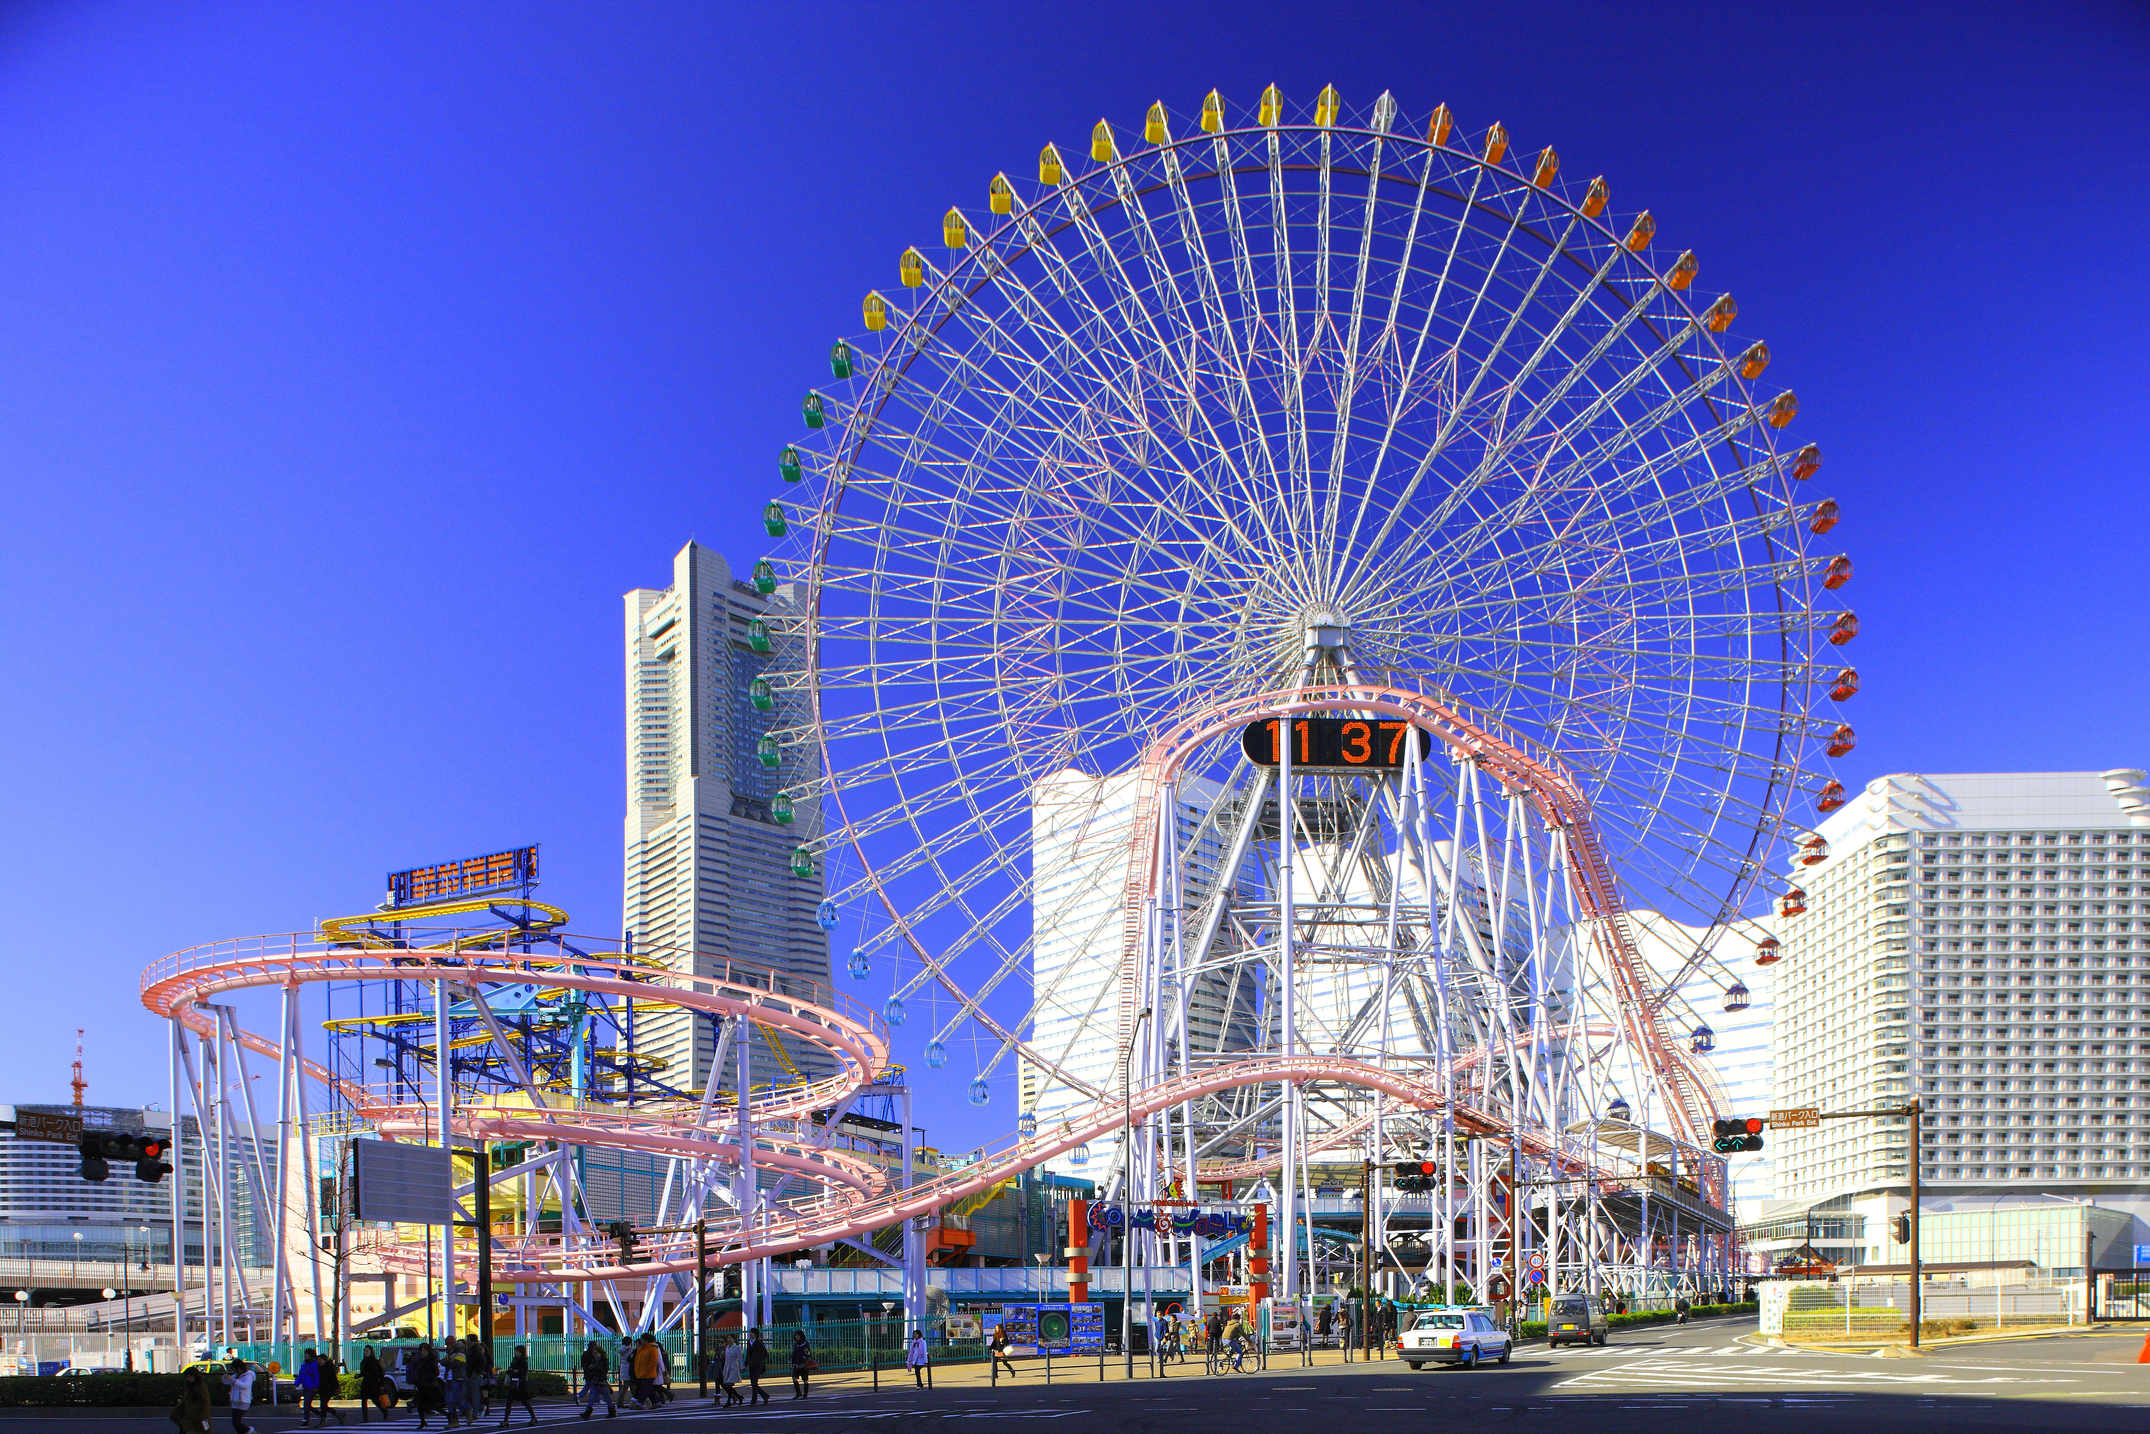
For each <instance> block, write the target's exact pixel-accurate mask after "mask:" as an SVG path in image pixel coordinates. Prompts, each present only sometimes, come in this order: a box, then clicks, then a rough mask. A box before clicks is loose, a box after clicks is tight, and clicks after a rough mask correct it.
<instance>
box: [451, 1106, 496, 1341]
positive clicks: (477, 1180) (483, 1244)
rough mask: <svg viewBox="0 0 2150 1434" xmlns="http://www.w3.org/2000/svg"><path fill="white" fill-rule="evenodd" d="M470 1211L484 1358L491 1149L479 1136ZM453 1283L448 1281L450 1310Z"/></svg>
mask: <svg viewBox="0 0 2150 1434" xmlns="http://www.w3.org/2000/svg"><path fill="white" fill-rule="evenodd" d="M470 1178H471V1212H472V1215H473V1216H474V1219H473V1220H472V1223H473V1224H475V1225H476V1226H477V1236H478V1339H479V1342H480V1343H482V1344H483V1345H484V1346H485V1357H486V1359H487V1361H488V1362H490V1361H491V1359H492V1357H493V1153H492V1150H491V1148H490V1147H489V1146H487V1145H486V1143H485V1142H484V1141H483V1140H480V1141H479V1142H478V1148H477V1150H476V1151H475V1152H474V1153H473V1154H472V1155H471V1161H470ZM454 1288H455V1287H454V1285H453V1284H452V1283H451V1284H450V1285H449V1291H450V1293H449V1296H448V1298H449V1302H450V1303H449V1306H448V1308H449V1309H450V1310H453V1309H454V1308H455V1305H454V1299H455V1295H454Z"/></svg>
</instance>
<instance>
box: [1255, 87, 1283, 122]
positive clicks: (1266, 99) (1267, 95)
mask: <svg viewBox="0 0 2150 1434" xmlns="http://www.w3.org/2000/svg"><path fill="white" fill-rule="evenodd" d="M1283 116H1284V93H1283V91H1281V90H1279V89H1278V88H1277V87H1276V86H1275V85H1271V86H1270V87H1269V88H1268V89H1266V90H1263V91H1262V104H1261V110H1260V112H1259V113H1258V114H1257V115H1256V116H1255V123H1256V124H1259V125H1260V126H1261V127H1262V128H1264V129H1275V128H1276V127H1277V122H1278V121H1279V120H1280V119H1282V118H1283Z"/></svg>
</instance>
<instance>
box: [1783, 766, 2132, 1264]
mask: <svg viewBox="0 0 2150 1434" xmlns="http://www.w3.org/2000/svg"><path fill="white" fill-rule="evenodd" d="M1818 835H1819V837H1820V838H1821V841H1820V842H1819V843H1818V844H1816V845H1814V846H1812V847H1811V848H1809V849H1805V850H1803V851H1802V852H1801V853H1800V854H1799V855H1797V856H1796V857H1795V858H1794V865H1793V868H1792V870H1793V872H1794V876H1793V880H1794V881H1795V882H1796V883H1797V884H1798V885H1799V887H1801V888H1802V889H1803V890H1802V895H1801V898H1800V899H1799V900H1797V901H1795V902H1793V903H1792V905H1794V906H1803V907H1804V910H1803V911H1802V912H1800V913H1799V914H1796V915H1788V916H1785V917H1784V918H1782V919H1780V920H1779V922H1778V923H1777V925H1778V929H1779V934H1780V936H1781V938H1782V940H1783V943H1784V944H1783V957H1784V959H1783V961H1782V963H1781V964H1779V965H1778V966H1777V967H1776V968H1775V971H1776V974H1777V983H1776V995H1775V1004H1776V1020H1775V1023H1774V1028H1775V1034H1774V1037H1773V1040H1772V1045H1771V1058H1772V1065H1773V1068H1774V1080H1775V1092H1776V1094H1775V1098H1774V1100H1773V1101H1772V1104H1773V1105H1775V1106H1778V1107H1794V1106H1816V1107H1819V1108H1820V1109H1822V1110H1824V1111H1833V1110H1867V1109H1875V1108H1880V1107H1890V1106H1900V1105H1902V1104H1904V1103H1905V1102H1907V1101H1909V1100H1910V1099H1911V1098H1912V1096H1913V1095H1917V1096H1918V1097H1919V1098H1920V1099H1921V1100H1922V1101H1923V1102H1924V1103H1925V1108H1926V1116H1925V1122H1924V1139H1923V1142H1922V1146H1921V1150H1922V1154H1921V1161H1922V1167H1923V1168H1922V1178H1923V1182H1924V1187H1925V1195H1926V1208H1928V1209H1930V1210H1943V1211H1945V1210H1949V1209H1951V1208H1956V1207H1958V1206H1959V1205H1961V1206H1962V1207H1963V1208H1975V1207H1976V1206H1978V1205H1980V1204H1983V1203H1985V1202H1989V1201H1993V1200H1995V1199H1996V1197H2007V1196H2013V1197H2017V1198H2019V1199H2021V1200H2023V1201H2030V1200H2033V1199H2053V1198H2058V1199H2062V1200H2070V1201H2087V1202H2091V1203H2093V1204H2094V1205H2095V1206H2097V1207H2098V1208H2100V1209H2104V1210H2120V1211H2124V1212H2127V1213H2128V1214H2129V1215H2130V1217H2131V1218H2132V1219H2133V1220H2135V1221H2136V1222H2137V1225H2136V1230H2137V1235H2136V1238H2137V1240H2138V1241H2140V1240H2142V1239H2143V1235H2142V1229H2143V1227H2142V1225H2141V1223H2140V1222H2141V1221H2142V1220H2143V1219H2144V1218H2145V1217H2150V1119H2146V1117H2145V1110H2146V1108H2150V789H2146V788H2145V786H2144V784H2143V773H2141V772H2139V771H2135V770H2131V769H2123V770H2116V771H2110V772H2102V773H2101V772H2004V773H1968V774H1943V775H1919V774H1909V773H1905V774H1897V775H1893V776H1887V777H1882V778H1880V779H1878V780H1876V781H1875V782H1873V783H1871V784H1870V785H1869V786H1868V787H1867V788H1866V790H1865V791H1864V792H1863V793H1860V794H1859V795H1857V796H1855V797H1854V798H1853V799H1852V800H1851V801H1850V802H1848V803H1847V804H1846V805H1845V806H1844V807H1843V808H1842V809H1841V810H1839V811H1836V812H1835V813H1833V814H1832V815H1830V816H1829V817H1827V818H1826V819H1825V820H1823V821H1822V823H1821V824H1820V826H1819V828H1818ZM1908 1134H1909V1130H1908V1121H1907V1120H1905V1119H1904V1118H1901V1117H1868V1118H1861V1119H1855V1120H1838V1121H1827V1122H1824V1123H1823V1124H1822V1125H1821V1127H1820V1128H1819V1129H1816V1130H1811V1131H1786V1132H1782V1133H1778V1132H1772V1135H1771V1144H1772V1146H1773V1150H1772V1158H1773V1164H1774V1167H1775V1172H1776V1189H1777V1194H1778V1196H1779V1197H1780V1198H1781V1199H1782V1200H1784V1201H1786V1202H1790V1203H1788V1204H1787V1205H1786V1206H1785V1207H1784V1208H1783V1210H1782V1211H1779V1212H1776V1213H1788V1212H1790V1209H1791V1205H1792V1204H1799V1203H1804V1204H1806V1205H1809V1206H1815V1207H1819V1206H1821V1205H1823V1204H1829V1205H1830V1206H1831V1207H1832V1210H1831V1213H1832V1214H1844V1213H1849V1214H1857V1215H1862V1216H1865V1217H1867V1218H1866V1219H1865V1221H1864V1224H1865V1228H1866V1232H1867V1233H1866V1237H1865V1238H1864V1239H1860V1238H1859V1237H1858V1236H1856V1235H1854V1234H1852V1232H1851V1231H1850V1229H1849V1227H1848V1226H1847V1228H1846V1230H1845V1232H1844V1235H1843V1238H1844V1239H1845V1241H1846V1248H1857V1249H1858V1250H1859V1251H1860V1254H1861V1257H1862V1258H1870V1257H1871V1256H1872V1255H1873V1253H1874V1252H1876V1251H1879V1252H1880V1253H1881V1256H1882V1257H1883V1259H1884V1260H1886V1259H1887V1258H1888V1255H1889V1252H1888V1251H1887V1250H1886V1249H1885V1248H1884V1246H1883V1244H1882V1242H1881V1241H1879V1240H1877V1239H1876V1238H1873V1232H1874V1231H1875V1230H1877V1229H1880V1228H1884V1227H1885V1225H1886V1220H1887V1217H1889V1216H1891V1215H1893V1214H1894V1213H1895V1211H1896V1210H1899V1209H1901V1208H1902V1207H1903V1204H1904V1200H1905V1197H1906V1196H1907V1194H1908V1186H1909V1178H1910V1170H1909V1161H1908V1158H1907V1157H1908V1147H1907V1143H1906V1142H1907V1137H1908ZM1839 1204H1841V1206H1842V1209H1841V1210H1837V1209H1835V1208H1834V1207H1835V1206H1837V1205H1839ZM1877 1218H1878V1222H1879V1223H1877ZM1854 1241H1856V1242H1857V1243H1856V1245H1854V1243H1853V1242H1854ZM2076 1263H2080V1261H2079V1260H2078V1261H2076Z"/></svg>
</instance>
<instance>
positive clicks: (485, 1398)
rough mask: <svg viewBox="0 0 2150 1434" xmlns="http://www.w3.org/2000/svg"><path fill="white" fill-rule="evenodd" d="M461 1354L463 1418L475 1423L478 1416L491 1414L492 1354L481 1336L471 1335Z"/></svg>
mask: <svg viewBox="0 0 2150 1434" xmlns="http://www.w3.org/2000/svg"><path fill="white" fill-rule="evenodd" d="M463 1354H464V1358H465V1363H464V1365H463V1409H464V1411H465V1412H464V1416H463V1417H464V1418H466V1419H468V1420H470V1421H472V1422H476V1420H477V1417H478V1416H479V1415H480V1414H490V1413H492V1412H493V1352H492V1351H491V1350H489V1349H487V1348H486V1347H485V1340H484V1339H483V1338H482V1337H481V1336H478V1335H472V1336H471V1337H470V1340H469V1342H468V1343H467V1345H466V1346H465V1348H464V1350H463Z"/></svg>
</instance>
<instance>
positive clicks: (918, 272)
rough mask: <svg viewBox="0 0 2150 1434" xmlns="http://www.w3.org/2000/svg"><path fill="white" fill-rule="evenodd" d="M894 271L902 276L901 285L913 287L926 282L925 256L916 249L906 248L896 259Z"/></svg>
mask: <svg viewBox="0 0 2150 1434" xmlns="http://www.w3.org/2000/svg"><path fill="white" fill-rule="evenodd" d="M896 272H897V273H898V274H900V275H902V277H903V287H904V288H906V289H915V288H917V287H918V286H919V285H920V284H923V283H925V282H926V256H925V255H923V254H921V253H919V252H918V251H917V250H916V249H906V250H904V251H903V257H902V258H901V259H898V260H897V261H896Z"/></svg>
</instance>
